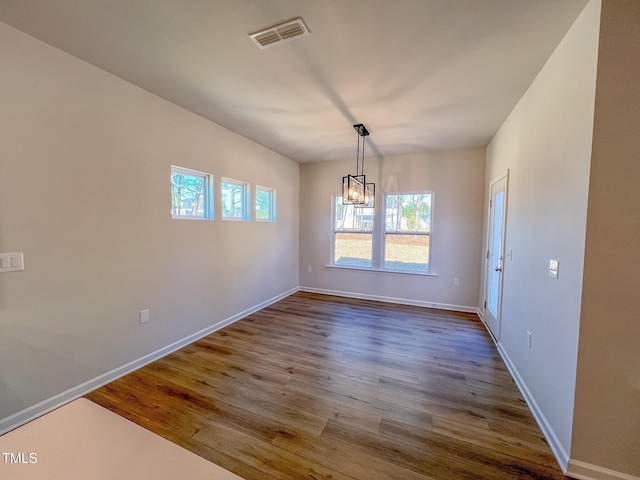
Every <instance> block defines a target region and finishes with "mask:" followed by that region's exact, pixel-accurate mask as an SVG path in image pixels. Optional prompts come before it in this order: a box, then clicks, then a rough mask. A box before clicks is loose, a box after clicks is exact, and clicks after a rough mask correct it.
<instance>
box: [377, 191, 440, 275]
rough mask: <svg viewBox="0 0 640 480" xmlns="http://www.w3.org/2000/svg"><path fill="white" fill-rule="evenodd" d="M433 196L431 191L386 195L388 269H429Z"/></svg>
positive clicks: (385, 235) (386, 267)
mask: <svg viewBox="0 0 640 480" xmlns="http://www.w3.org/2000/svg"><path fill="white" fill-rule="evenodd" d="M431 197H432V195H431V193H410V194H387V195H385V221H384V258H383V262H384V268H385V269H389V270H404V271H413V272H428V271H429V243H430V236H431Z"/></svg>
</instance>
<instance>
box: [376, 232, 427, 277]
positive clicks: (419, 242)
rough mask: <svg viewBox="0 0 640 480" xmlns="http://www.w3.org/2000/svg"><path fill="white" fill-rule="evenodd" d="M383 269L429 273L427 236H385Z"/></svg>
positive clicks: (390, 234)
mask: <svg viewBox="0 0 640 480" xmlns="http://www.w3.org/2000/svg"><path fill="white" fill-rule="evenodd" d="M384 268H389V269H391V270H409V271H417V272H427V271H429V235H405V234H403V235H398V234H392V233H388V234H387V235H385V249H384Z"/></svg>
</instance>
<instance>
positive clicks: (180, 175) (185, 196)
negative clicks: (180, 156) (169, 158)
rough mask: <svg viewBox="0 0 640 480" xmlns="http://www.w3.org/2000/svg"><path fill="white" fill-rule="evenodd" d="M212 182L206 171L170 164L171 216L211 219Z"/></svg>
mask: <svg viewBox="0 0 640 480" xmlns="http://www.w3.org/2000/svg"><path fill="white" fill-rule="evenodd" d="M212 192H213V183H212V176H211V175H209V174H208V173H202V172H196V171H195V170H189V169H186V168H181V167H175V166H171V216H172V217H173V218H190V219H201V220H202V219H213V208H212V207H213V204H212V202H213V200H212V198H213V195H212Z"/></svg>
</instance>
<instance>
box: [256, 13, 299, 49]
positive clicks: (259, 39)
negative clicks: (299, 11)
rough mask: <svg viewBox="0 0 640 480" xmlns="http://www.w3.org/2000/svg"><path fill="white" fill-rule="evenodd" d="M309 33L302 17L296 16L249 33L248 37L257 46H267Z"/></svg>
mask: <svg viewBox="0 0 640 480" xmlns="http://www.w3.org/2000/svg"><path fill="white" fill-rule="evenodd" d="M310 33H311V32H309V29H308V28H307V26H306V25H305V24H304V22H303V21H302V18H300V17H298V18H295V19H293V20H289V21H288V22H284V23H281V24H279V25H274V26H273V27H269V28H267V29H265V30H260V31H259V32H256V33H250V34H249V38H251V40H253V42H254V43H255V44H256V45H257V46H258V47H260V48H267V47H272V46H273V45H278V44H279V43H284V42H288V41H289V40H294V39H296V38H301V37H306V36H307V35H309V34H310Z"/></svg>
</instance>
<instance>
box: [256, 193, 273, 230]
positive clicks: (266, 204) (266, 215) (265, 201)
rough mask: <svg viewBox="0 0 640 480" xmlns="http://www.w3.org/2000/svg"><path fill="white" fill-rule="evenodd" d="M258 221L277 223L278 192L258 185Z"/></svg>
mask: <svg viewBox="0 0 640 480" xmlns="http://www.w3.org/2000/svg"><path fill="white" fill-rule="evenodd" d="M256 220H258V221H259V222H275V221H276V191H275V190H274V189H273V188H268V187H261V186H259V185H256Z"/></svg>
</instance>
